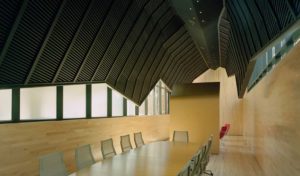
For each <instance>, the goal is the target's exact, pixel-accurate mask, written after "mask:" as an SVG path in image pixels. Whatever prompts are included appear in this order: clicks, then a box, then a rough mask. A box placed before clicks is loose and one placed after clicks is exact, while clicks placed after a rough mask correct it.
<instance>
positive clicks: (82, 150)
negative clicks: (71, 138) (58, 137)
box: [75, 144, 95, 170]
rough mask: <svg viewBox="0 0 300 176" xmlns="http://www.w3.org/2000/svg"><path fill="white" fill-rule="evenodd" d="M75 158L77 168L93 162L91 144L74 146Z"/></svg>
mask: <svg viewBox="0 0 300 176" xmlns="http://www.w3.org/2000/svg"><path fill="white" fill-rule="evenodd" d="M75 159H76V166H77V169H78V170H80V169H82V168H85V167H88V166H91V165H92V164H94V163H95V159H94V157H93V154H92V149H91V145H89V144H88V145H83V146H80V147H78V148H76V150H75Z"/></svg>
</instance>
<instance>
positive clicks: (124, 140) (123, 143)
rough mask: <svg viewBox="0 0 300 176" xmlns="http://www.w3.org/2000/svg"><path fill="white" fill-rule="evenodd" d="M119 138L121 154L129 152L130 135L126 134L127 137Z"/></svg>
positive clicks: (130, 146)
mask: <svg viewBox="0 0 300 176" xmlns="http://www.w3.org/2000/svg"><path fill="white" fill-rule="evenodd" d="M120 138H121V140H120V143H121V149H122V152H126V151H129V150H131V149H132V145H131V142H130V135H129V134H127V135H124V136H121V137H120Z"/></svg>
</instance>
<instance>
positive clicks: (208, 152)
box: [201, 135, 214, 176]
mask: <svg viewBox="0 0 300 176" xmlns="http://www.w3.org/2000/svg"><path fill="white" fill-rule="evenodd" d="M212 140H213V136H212V135H211V136H210V138H209V139H208V142H207V144H206V150H205V152H204V156H203V157H204V158H203V161H202V164H201V165H202V170H203V173H204V174H207V175H211V176H213V175H214V174H213V173H212V171H211V170H206V166H207V164H208V162H209V156H210V150H211V145H212Z"/></svg>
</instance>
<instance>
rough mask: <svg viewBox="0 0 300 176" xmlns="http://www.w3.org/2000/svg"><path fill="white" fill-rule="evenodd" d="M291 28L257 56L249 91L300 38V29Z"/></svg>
mask: <svg viewBox="0 0 300 176" xmlns="http://www.w3.org/2000/svg"><path fill="white" fill-rule="evenodd" d="M291 29H292V31H286V32H285V33H283V34H282V35H281V36H279V37H278V39H276V40H274V41H273V42H272V44H270V45H269V46H268V47H266V48H265V49H264V50H263V51H262V52H261V53H260V54H258V56H257V57H256V58H255V66H254V69H253V71H252V75H251V78H250V81H249V83H248V87H247V89H248V92H249V91H251V89H252V88H253V87H254V86H255V85H256V84H257V83H258V82H259V81H260V80H261V79H262V78H263V77H264V76H265V75H267V74H268V72H270V71H271V70H272V69H273V68H274V67H275V66H276V64H277V63H278V62H279V61H280V60H281V59H283V58H284V56H285V55H286V53H288V52H289V50H290V49H292V48H293V43H295V42H297V41H298V40H299V39H300V29H299V28H297V29H294V28H291Z"/></svg>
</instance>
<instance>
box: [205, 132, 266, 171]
mask: <svg viewBox="0 0 300 176" xmlns="http://www.w3.org/2000/svg"><path fill="white" fill-rule="evenodd" d="M220 146H221V147H220V154H219V155H212V156H211V158H210V161H209V165H208V166H207V169H210V170H212V171H213V173H214V176H264V174H263V172H262V170H261V168H260V167H259V165H258V163H257V161H256V159H255V157H254V155H253V154H252V153H251V152H250V148H249V147H248V146H247V144H246V142H245V140H244V139H243V137H242V136H226V137H225V138H223V139H222V141H221V143H220Z"/></svg>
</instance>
